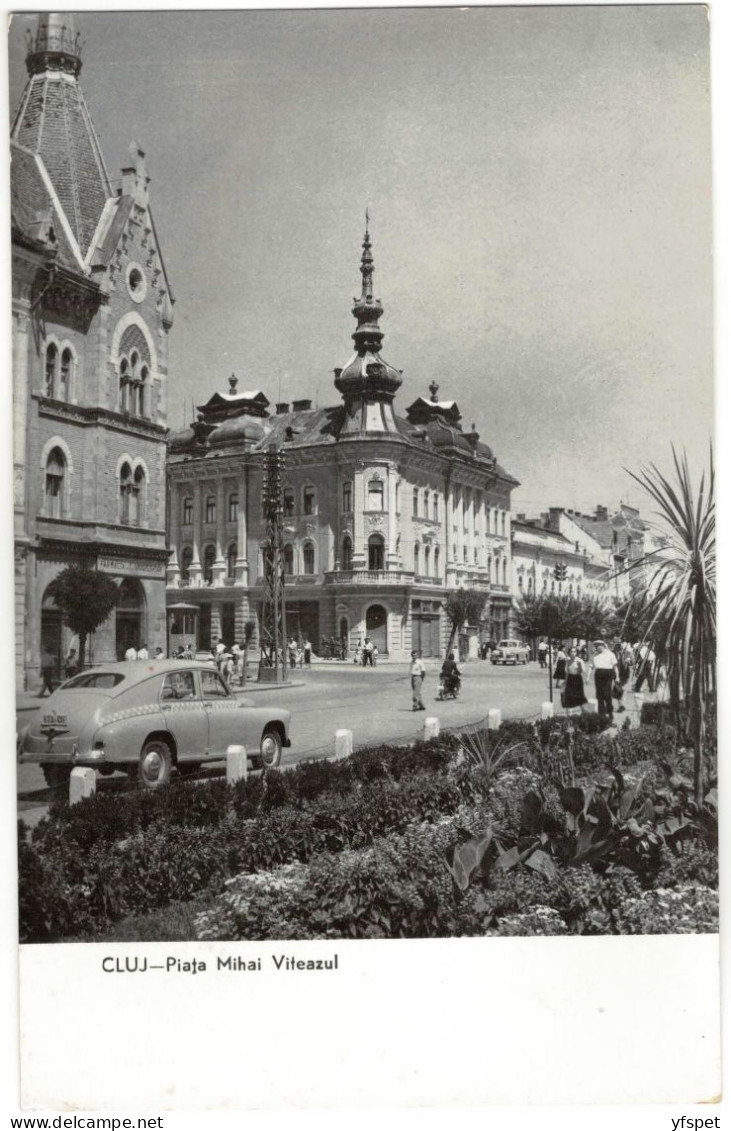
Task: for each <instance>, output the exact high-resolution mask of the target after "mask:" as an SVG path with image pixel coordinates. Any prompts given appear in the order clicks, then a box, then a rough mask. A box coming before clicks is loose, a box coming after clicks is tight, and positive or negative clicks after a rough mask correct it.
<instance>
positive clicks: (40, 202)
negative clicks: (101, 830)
mask: <svg viewBox="0 0 731 1131" xmlns="http://www.w3.org/2000/svg"><path fill="white" fill-rule="evenodd" d="M27 69H28V82H27V85H26V87H25V90H24V92H23V96H22V98H21V101H20V106H19V108H18V111H17V114H16V117H15V121H14V123H13V126H12V132H11V158H12V166H11V213H12V303H13V378H14V404H13V441H14V523H15V622H16V623H15V632H16V678H17V686H18V687H19V688H23V687H28V688H32V689H34V688H35V687H36V686H37V684H38V672H39V660H40V653H41V649H42V648H47V649H49V650H50V652H51V653H52V655H53V656H54V658H55V664H56V674H57V676H58V675H61V674H62V670H63V658H64V655H65V653H66V651H67V649H68V647H69V645H70V643H71V641H70V634H69V632H68V630H67V629H66V628H64V627H63V625H62V623H61V614H60V611H59V610H58V609H57V608H56V607H55V605H54V603H53V601H52V600H51V599H50V598H49V596H48V594H47V588H48V585H49V583H50V582H51V581H52V580H53V578H54V577H55V576H56V575H57V574H58V573H59V572H60V571H61V570H62V569H64V568H65V567H66V566H68V565H70V564H72V563H75V564H83V565H85V566H88V567H90V568H92V569H97V570H100V571H101V572H104V573H107V574H110V575H111V576H112V577H113V578H114V580H115V581H116V583H117V585H118V586H119V588H120V601H119V606H118V608H117V610H116V611H115V612H114V613H113V614H112V615H111V616H110V617H109V619H108V620H107V622H106V623H105V624H104V625H103V626H102V627H101V628H100V629H98V630H97V632H96V633H95V634H94V635H93V637H91V638H90V640H89V655H88V658H89V659H90V661H91V662H92V663H98V662H103V661H109V660H113V659H116V658H120V657H122V656H123V655H124V652H125V650H126V648H127V647H128V646H129V644H130V643H132V642H134V643H139V642H141V641H143V640H144V641H146V642H147V643H148V645H149V646H153V647H154V646H155V645H156V644H161V645H164V643H165V566H166V563H167V557H168V554H167V549H166V543H165V513H164V500H165V491H164V485H165V455H166V437H167V426H166V383H167V354H168V333H169V330H170V327H171V325H172V321H173V315H172V304H173V295H172V292H171V289H170V285H169V282H168V279H167V275H166V272H165V266H164V264H163V260H162V255H161V252H160V248H159V246H158V241H157V235H156V232H155V225H154V222H153V219H152V213H151V211H150V205H149V197H148V191H149V181H150V178H149V176H148V173H147V169H146V167H145V161H144V153H143V152H142V150H141V149H140V147H139V145H137V144H136V143H132V145H131V147H130V150H131V160H130V162H129V164H128V166H127V167H126V168H124V169H123V170H122V173H121V185H119V187H113V185H112V182H111V180H110V178H109V174H108V172H107V169H106V166H105V164H104V159H103V156H102V153H101V149H100V146H99V142H98V140H97V137H96V134H95V131H94V127H93V125H92V121H91V117H90V115H89V111H88V109H87V106H86V102H85V99H84V95H83V91H82V88H81V85H80V82H79V74H80V71H81V58H80V54H79V41H78V36H77V34H76V32H75V30H74V27H73V17H72V16H71V15H70V14H69V13H66V12H64V13H49V14H46V15H42V16H40V17H38V20H37V27H36V30H35V33H34V34H33V35H32V36H31V40H30V47H29V53H28V57H27Z"/></svg>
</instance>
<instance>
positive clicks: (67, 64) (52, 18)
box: [25, 12, 81, 76]
mask: <svg viewBox="0 0 731 1131" xmlns="http://www.w3.org/2000/svg"><path fill="white" fill-rule="evenodd" d="M25 65H26V67H27V68H28V74H29V75H38V74H41V73H42V72H43V71H64V72H65V73H66V74H69V75H74V76H78V74H79V71H80V70H81V42H80V36H79V33H78V32H77V31H76V29H75V27H74V17H73V15H72V14H71V12H42V13H41V15H39V17H38V22H37V24H36V31H35V35H33V33H32V32H31V31H30V30H29V31H28V54H27V56H26V60H25Z"/></svg>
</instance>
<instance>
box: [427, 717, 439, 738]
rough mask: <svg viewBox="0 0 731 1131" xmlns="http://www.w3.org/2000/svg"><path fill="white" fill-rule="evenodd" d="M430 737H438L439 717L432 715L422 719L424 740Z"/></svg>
mask: <svg viewBox="0 0 731 1131" xmlns="http://www.w3.org/2000/svg"><path fill="white" fill-rule="evenodd" d="M430 738H439V719H437V718H436V717H434V716H431V717H430V718H428V719H424V741H425V742H427V741H428V740H429V739H430Z"/></svg>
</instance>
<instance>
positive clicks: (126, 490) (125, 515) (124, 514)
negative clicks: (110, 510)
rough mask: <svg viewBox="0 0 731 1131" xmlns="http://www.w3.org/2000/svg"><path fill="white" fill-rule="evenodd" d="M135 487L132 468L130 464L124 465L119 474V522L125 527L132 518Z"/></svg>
mask: <svg viewBox="0 0 731 1131" xmlns="http://www.w3.org/2000/svg"><path fill="white" fill-rule="evenodd" d="M133 486H134V480H133V479H132V468H131V467H130V466H129V464H128V463H123V464H122V470H121V471H120V473H119V521H120V522H122V523H124V524H125V525H126V524H127V523H129V521H130V518H131V513H132V489H133Z"/></svg>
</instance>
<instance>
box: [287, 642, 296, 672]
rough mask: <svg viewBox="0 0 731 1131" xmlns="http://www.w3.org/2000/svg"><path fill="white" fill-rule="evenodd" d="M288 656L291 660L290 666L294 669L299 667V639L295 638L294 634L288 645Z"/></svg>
mask: <svg viewBox="0 0 731 1131" xmlns="http://www.w3.org/2000/svg"><path fill="white" fill-rule="evenodd" d="M287 658H288V660H289V666H290V668H292V669H294V668H296V667H297V641H296V640H295V638H294V636H293V637H292V639H291V640H290V642H289V644H288V645H287Z"/></svg>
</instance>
